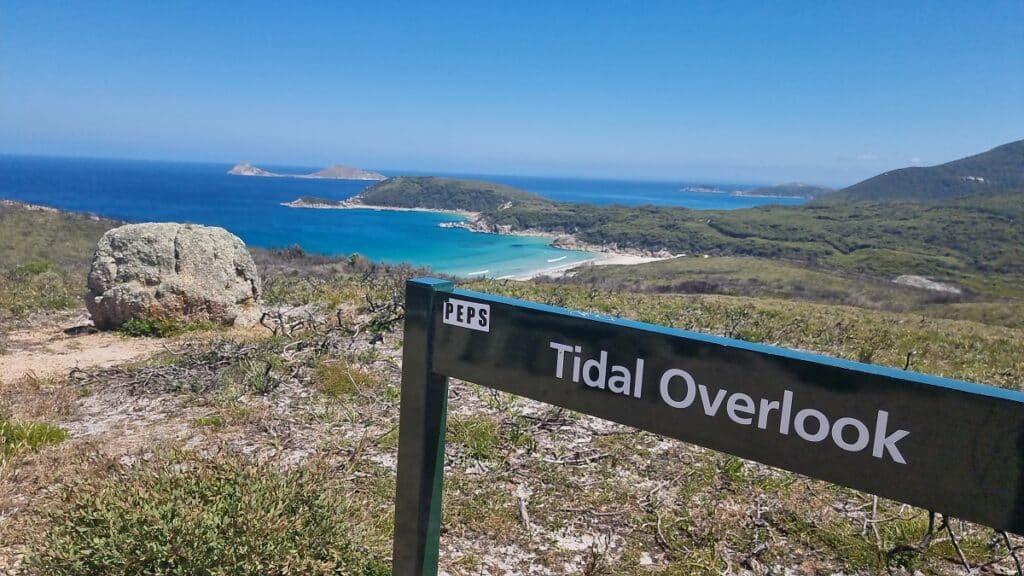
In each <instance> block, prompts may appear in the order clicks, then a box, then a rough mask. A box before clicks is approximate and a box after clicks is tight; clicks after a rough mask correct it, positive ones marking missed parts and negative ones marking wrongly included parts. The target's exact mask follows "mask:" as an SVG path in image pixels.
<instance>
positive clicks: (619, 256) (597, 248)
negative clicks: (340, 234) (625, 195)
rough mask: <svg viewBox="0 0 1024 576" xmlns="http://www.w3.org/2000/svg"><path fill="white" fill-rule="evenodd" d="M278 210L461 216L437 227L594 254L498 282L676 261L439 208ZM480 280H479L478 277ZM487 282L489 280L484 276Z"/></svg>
mask: <svg viewBox="0 0 1024 576" xmlns="http://www.w3.org/2000/svg"><path fill="white" fill-rule="evenodd" d="M281 205H282V206H286V207H288V208H310V209H314V210H374V211H377V212H434V213H438V214H454V215H458V216H462V217H463V218H465V221H462V222H442V223H441V224H440V226H441V227H442V228H462V229H464V230H469V231H470V232H473V233H476V234H498V235H502V236H520V237H531V238H537V237H544V238H550V239H551V242H550V243H549V245H550V246H551V247H552V248H555V249H558V250H565V251H573V252H590V253H592V254H594V257H593V258H588V259H586V260H583V261H579V262H571V263H569V264H562V265H559V266H548V267H544V268H539V269H537V270H531V271H529V272H526V273H524V274H512V275H509V276H502V277H501V278H502V279H508V280H532V279H534V278H538V277H541V276H547V277H550V278H561V277H563V276H565V275H566V274H568V273H569V272H571V271H572V270H574V269H576V268H579V267H581V266H611V265H621V266H631V265H634V264H646V263H648V262H657V261H659V260H668V259H671V258H676V257H677V256H676V255H673V254H668V253H664V252H662V253H653V252H645V251H639V250H629V249H621V248H619V247H618V246H605V245H594V244H587V243H585V242H581V241H579V240H578V239H576V237H574V236H572V235H570V234H556V233H553V232H545V231H542V230H511V229H507V230H502V229H497V230H495V229H486V228H484V227H483V225H482V224H481V223H480V220H481V217H482V215H481V214H480V213H479V212H470V211H468V210H447V209H442V208H407V207H401V206H378V205H374V204H362V203H360V202H351V201H349V200H342V201H339V202H338V203H336V204H335V203H332V204H326V203H319V202H302V201H299V200H292V201H291V202H282V203H281ZM465 278H467V279H474V278H473V277H471V276H470V277H465ZM481 278H483V276H481ZM487 278H490V277H489V276H487Z"/></svg>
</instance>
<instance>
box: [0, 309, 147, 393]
mask: <svg viewBox="0 0 1024 576" xmlns="http://www.w3.org/2000/svg"><path fill="white" fill-rule="evenodd" d="M85 324H86V318H84V317H83V316H77V315H76V316H59V317H55V318H50V319H47V320H46V321H44V322H39V323H36V325H35V326H34V327H33V328H31V329H28V330H20V331H16V332H11V333H9V334H8V335H7V337H6V348H7V350H6V352H5V353H4V354H0V382H17V381H18V380H21V379H22V378H25V377H26V376H35V377H39V378H44V377H47V376H52V375H54V374H60V373H65V372H67V371H68V370H70V369H72V368H75V367H79V368H87V367H89V368H95V367H106V366H114V365H117V364H121V363H123V362H127V361H129V360H134V359H136V358H139V357H142V356H145V355H148V354H151V353H153V352H156V351H158V350H160V349H161V348H162V343H161V341H160V340H153V339H148V338H126V337H124V336H122V335H120V334H112V333H91V334H89V333H83V334H80V335H71V334H67V333H65V330H66V329H69V328H74V327H76V326H83V325H85Z"/></svg>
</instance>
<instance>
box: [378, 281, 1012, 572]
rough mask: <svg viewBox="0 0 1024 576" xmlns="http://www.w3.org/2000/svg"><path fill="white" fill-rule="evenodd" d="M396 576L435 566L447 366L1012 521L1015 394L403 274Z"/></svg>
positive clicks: (847, 481) (658, 429)
mask: <svg viewBox="0 0 1024 576" xmlns="http://www.w3.org/2000/svg"><path fill="white" fill-rule="evenodd" d="M406 295H407V302H406V306H407V316H406V328H405V350H404V357H403V362H404V364H403V367H402V408H401V410H402V412H401V418H400V423H399V426H400V432H399V452H398V499H397V503H396V506H397V509H396V519H395V552H394V572H395V574H401V575H408V574H435V573H436V570H437V547H438V533H439V525H440V504H441V483H442V478H441V476H442V474H441V473H442V470H443V467H444V429H445V409H446V401H447V400H446V399H447V378H448V377H454V378H459V379H461V380H466V381H469V382H475V383H477V384H481V385H484V386H487V387H490V388H494V389H497V390H502V391H505V392H510V393H512V394H517V395H519V396H525V397H527V398H532V399H534V400H538V401H541V402H546V403H548V404H553V405H556V406H561V407H564V408H569V409H572V410H576V411H579V412H583V413H586V414H591V415H594V416H598V417H601V418H605V419H608V420H612V421H614V422H619V423H622V424H626V425H629V426H633V427H635V428H639V429H642V430H648V431H650V432H654V433H657V434H661V435H664V436H668V437H672V438H676V439H679V440H683V441H685V442H691V443H693V444H699V445H701V446H705V447H707V448H712V449H714V450H719V451H722V452H728V453H729V454H734V455H736V456H740V457H743V458H748V459H750V460H756V461H758V462H763V463H765V464H769V465H772V466H777V467H779V468H783V469H786V470H790V471H793V472H798V473H800V474H805V475H807V476H811V477H814V478H819V479H822V480H827V481H829V482H833V483H836V484H842V485H844V486H849V487H851V488H856V489H858V490H863V491H865V492H870V493H872V494H877V495H879V496H883V497H886V498H891V499H893V500H898V501H900V502H906V503H908V504H912V505H914V506H920V507H922V508H926V509H929V510H934V511H937V512H942V513H945V514H949V515H953V516H957V517H960V518H964V519H966V520H970V521H973V522H978V523H980V524H985V525H988V526H991V527H993V528H997V529H1001V530H1010V531H1013V532H1017V533H1021V532H1022V531H1024V484H1022V479H1024V394H1022V393H1019V392H1013V391H1008V390H1002V389H998V388H992V387H987V386H979V385H976V384H969V383H966V382H957V381H953V380H947V379H944V378H938V377H934V376H928V375H924V374H918V373H913V372H904V371H899V370H893V369H889V368H883V367H879V366H872V365H868V364H860V363H856V362H849V361H845V360H838V359H834V358H828V357H824V356H817V355H812V354H806V353H802V352H795V351H792V350H785V349H782V348H776V347H772V346H764V345H759V344H752V343H749V342H742V341H738V340H730V339H727V338H719V337H715V336H709V335H705V334H699V333H694V332H686V331H682V330H674V329H670V328H665V327H661V326H654V325H650V324H643V323H639V322H632V321H627V320H620V319H613V318H608V317H604V316H600V315H594V314H587V313H583V312H573V311H569V310H564V309H560V308H553V307H550V306H543V305H539V304H534V303H530V302H524V301H519V300H512V299H508V298H502V297H497V296H491V295H487V294H480V293H476V292H469V291H464V290H456V289H454V287H453V286H452V285H451V284H450V283H448V282H443V281H439V280H431V279H421V280H412V281H410V282H409V284H408V285H407V291H406Z"/></svg>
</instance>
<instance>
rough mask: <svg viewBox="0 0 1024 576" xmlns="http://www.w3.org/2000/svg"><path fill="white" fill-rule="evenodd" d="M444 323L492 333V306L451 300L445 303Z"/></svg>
mask: <svg viewBox="0 0 1024 576" xmlns="http://www.w3.org/2000/svg"><path fill="white" fill-rule="evenodd" d="M443 318H444V323H445V324H451V325H452V326H461V327H462V328H469V329H470V330H479V331H480V332H490V331H491V306H490V304H477V303H476V302H467V301H465V300H458V299H456V298H449V299H448V300H446V301H445V303H444V314H443Z"/></svg>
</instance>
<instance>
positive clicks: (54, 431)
mask: <svg viewBox="0 0 1024 576" xmlns="http://www.w3.org/2000/svg"><path fill="white" fill-rule="evenodd" d="M67 437H68V433H67V431H66V430H64V429H63V428H59V427H57V426H53V425H52V424H47V423H45V422H10V421H6V420H0V459H7V458H9V457H11V456H13V455H15V454H17V453H21V452H37V451H39V450H41V449H42V448H44V447H46V446H49V445H51V444H59V443H61V442H63V441H64V440H65V439H67Z"/></svg>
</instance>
